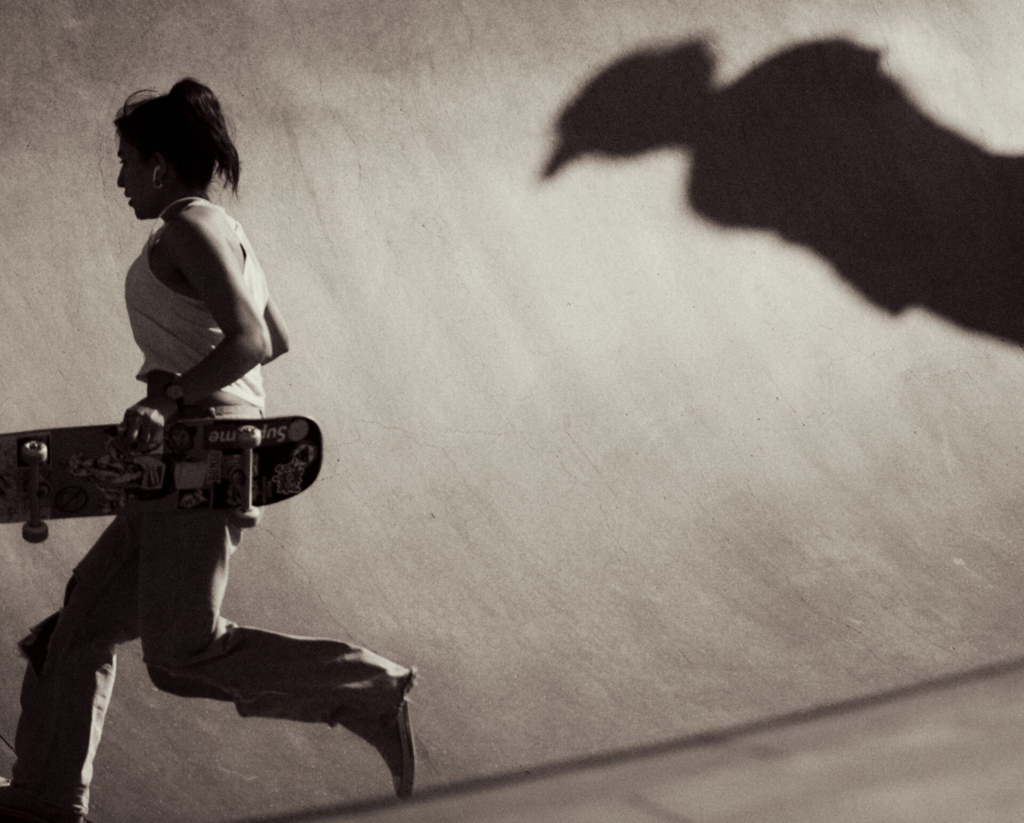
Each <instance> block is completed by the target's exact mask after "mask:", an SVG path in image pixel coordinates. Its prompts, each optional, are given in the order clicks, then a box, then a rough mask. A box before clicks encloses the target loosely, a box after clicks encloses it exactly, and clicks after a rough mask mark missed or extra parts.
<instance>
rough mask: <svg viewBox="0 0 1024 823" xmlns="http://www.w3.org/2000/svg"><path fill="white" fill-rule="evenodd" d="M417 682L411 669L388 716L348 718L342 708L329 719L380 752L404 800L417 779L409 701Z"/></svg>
mask: <svg viewBox="0 0 1024 823" xmlns="http://www.w3.org/2000/svg"><path fill="white" fill-rule="evenodd" d="M415 679H416V669H410V670H409V674H407V675H406V676H405V678H404V682H403V683H402V687H401V696H400V697H399V698H398V703H397V704H396V707H395V708H394V709H392V710H391V711H389V712H387V713H386V714H382V715H378V716H376V717H371V718H362V717H360V718H349V717H346V715H347V714H348V710H346V709H344V708H342V709H338V710H337V711H335V712H334V714H333V715H332V716H331V717H330V718H329V719H328V720H327V723H328V724H329V725H331V726H337V725H342V726H344V727H345V728H346V729H348V730H349V731H350V732H354V733H355V734H357V735H359V737H361V738H362V739H363V740H365V741H366V742H367V743H369V744H370V745H371V746H373V747H374V748H375V749H376V750H377V753H378V754H380V756H381V757H382V758H383V759H384V763H385V764H387V767H388V771H390V772H391V780H392V782H393V783H394V786H395V794H397V795H398V796H399V797H400V798H402V799H403V800H405V799H406V798H408V797H410V796H411V795H412V784H413V781H414V780H415V778H416V742H415V740H414V738H413V734H412V724H411V723H410V722H409V703H408V701H407V700H406V697H407V695H408V694H409V691H410V690H411V689H412V686H413V682H414V681H415Z"/></svg>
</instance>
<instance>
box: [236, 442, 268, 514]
mask: <svg viewBox="0 0 1024 823" xmlns="http://www.w3.org/2000/svg"><path fill="white" fill-rule="evenodd" d="M262 442H263V432H261V431H260V430H259V429H258V428H256V427H255V426H242V427H241V428H239V430H238V444H239V445H240V446H241V447H242V471H243V472H244V473H245V497H244V498H243V500H242V503H241V505H240V506H239V507H238V511H239V513H240V514H242V515H250V516H251V515H253V514H254V511H253V505H252V496H253V493H252V481H253V479H254V478H253V450H254V449H257V448H259V445H260V443H262Z"/></svg>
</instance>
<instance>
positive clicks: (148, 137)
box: [114, 77, 240, 191]
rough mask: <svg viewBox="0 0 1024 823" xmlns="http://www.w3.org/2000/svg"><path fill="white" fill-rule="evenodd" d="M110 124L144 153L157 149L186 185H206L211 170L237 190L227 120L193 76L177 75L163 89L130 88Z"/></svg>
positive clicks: (235, 159) (145, 155)
mask: <svg viewBox="0 0 1024 823" xmlns="http://www.w3.org/2000/svg"><path fill="white" fill-rule="evenodd" d="M114 125H115V126H116V127H117V131H118V133H119V134H120V135H121V137H123V138H124V139H125V140H127V141H128V142H129V143H131V144H132V145H133V146H135V148H137V149H138V150H139V152H140V153H141V154H142V156H143V158H145V159H147V160H148V159H149V158H150V157H152V156H153V155H154V154H155V153H156V152H159V153H160V154H162V155H163V156H164V158H166V160H167V162H168V163H170V164H171V165H172V166H174V168H175V170H177V172H178V176H179V177H180V178H181V180H182V182H183V183H185V184H186V185H188V186H199V187H202V188H205V187H206V186H208V185H209V184H210V181H211V180H213V175H214V172H216V173H217V174H218V175H220V177H221V179H223V181H224V184H225V185H226V186H230V187H231V190H232V191H237V190H238V175H239V170H240V164H239V161H238V152H237V151H236V150H235V144H234V143H233V142H232V141H231V135H230V134H229V133H228V125H227V121H226V120H225V119H224V114H223V112H222V111H221V108H220V103H219V102H218V100H217V97H216V95H215V94H214V93H213V92H212V91H210V89H209V88H207V87H206V86H204V85H203V84H202V83H200V82H198V81H197V80H193V79H192V78H191V77H186V78H185V79H183V80H179V81H178V82H177V83H175V84H174V86H173V87H172V88H171V90H170V91H169V92H168V93H167V94H163V95H158V94H157V93H156V92H153V91H137V92H135V94H133V95H131V96H130V97H129V98H128V99H127V100H126V101H125V103H124V105H123V106H122V107H121V110H120V111H119V112H118V113H117V117H115V118H114Z"/></svg>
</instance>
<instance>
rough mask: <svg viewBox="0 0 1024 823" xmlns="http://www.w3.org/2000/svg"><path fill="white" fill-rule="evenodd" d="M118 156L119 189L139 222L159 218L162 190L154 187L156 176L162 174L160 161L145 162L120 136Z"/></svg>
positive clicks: (136, 150) (161, 207)
mask: <svg viewBox="0 0 1024 823" xmlns="http://www.w3.org/2000/svg"><path fill="white" fill-rule="evenodd" d="M117 156H118V157H119V158H120V159H121V171H120V173H119V174H118V175H117V185H118V188H121V189H124V194H125V197H127V198H128V205H129V206H131V207H132V209H134V211H135V216H136V217H137V218H139V220H151V219H153V218H154V217H159V216H160V212H161V211H162V210H163V206H162V204H163V198H162V197H161V191H160V189H158V188H156V186H155V185H154V175H157V176H158V177H159V175H160V174H161V173H162V171H161V170H160V168H159V166H160V161H159V159H158V158H157V157H156V156H154V157H152V158H150V159H149V160H143V159H142V155H141V154H140V153H139V150H138V149H137V148H135V146H133V145H132V144H131V143H130V142H128V141H127V140H125V139H124V138H123V137H121V136H120V135H119V136H118V140H117Z"/></svg>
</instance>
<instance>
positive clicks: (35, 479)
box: [21, 440, 50, 543]
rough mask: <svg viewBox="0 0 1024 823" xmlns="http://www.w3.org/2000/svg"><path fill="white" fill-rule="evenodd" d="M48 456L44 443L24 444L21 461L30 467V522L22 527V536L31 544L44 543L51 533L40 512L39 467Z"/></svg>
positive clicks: (29, 442) (34, 441)
mask: <svg viewBox="0 0 1024 823" xmlns="http://www.w3.org/2000/svg"><path fill="white" fill-rule="evenodd" d="M48 456H49V452H48V450H47V448H46V444H45V443H43V442H42V441H39V440H29V441H28V442H26V443H24V444H22V447H21V459H22V461H23V462H24V463H25V464H26V465H27V466H28V521H27V522H26V523H25V525H23V526H22V527H21V536H22V537H23V538H24V539H25V540H27V541H28V542H29V543H42V542H43V541H44V540H46V538H47V536H48V535H49V533H50V529H49V527H48V526H47V525H46V523H45V522H44V521H43V518H42V516H41V515H40V510H39V467H40V466H41V465H43V463H45V462H46V459H47V457H48Z"/></svg>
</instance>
